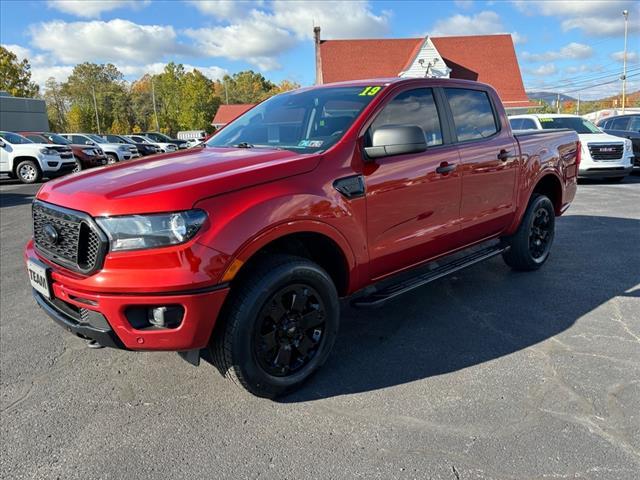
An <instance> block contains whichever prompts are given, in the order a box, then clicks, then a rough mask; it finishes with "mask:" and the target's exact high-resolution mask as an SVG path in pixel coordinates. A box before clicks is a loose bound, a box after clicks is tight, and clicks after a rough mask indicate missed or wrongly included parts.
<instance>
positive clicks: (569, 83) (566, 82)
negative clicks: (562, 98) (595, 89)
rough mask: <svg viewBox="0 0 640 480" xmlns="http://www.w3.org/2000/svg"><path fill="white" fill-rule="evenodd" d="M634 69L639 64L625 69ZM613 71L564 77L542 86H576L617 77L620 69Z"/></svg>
mask: <svg viewBox="0 0 640 480" xmlns="http://www.w3.org/2000/svg"><path fill="white" fill-rule="evenodd" d="M636 71H640V66H638V67H633V68H630V69H628V70H627V72H632V73H633V72H636ZM614 72H615V73H604V72H600V73H598V74H595V75H590V76H585V77H584V78H582V79H580V80H573V81H571V79H565V80H563V81H559V82H558V83H555V84H551V85H546V86H545V87H544V88H548V89H555V88H562V87H577V86H579V85H581V84H583V83H589V82H593V81H595V80H604V79H607V78H613V77H619V73H620V71H619V70H618V69H616V70H615V71H614Z"/></svg>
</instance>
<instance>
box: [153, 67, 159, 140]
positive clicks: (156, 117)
mask: <svg viewBox="0 0 640 480" xmlns="http://www.w3.org/2000/svg"><path fill="white" fill-rule="evenodd" d="M151 98H152V100H153V115H154V117H155V119H156V131H157V132H159V131H160V123H159V122H158V110H157V108H156V86H155V84H154V83H153V76H152V77H151Z"/></svg>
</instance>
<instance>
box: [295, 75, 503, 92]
mask: <svg viewBox="0 0 640 480" xmlns="http://www.w3.org/2000/svg"><path fill="white" fill-rule="evenodd" d="M416 81H422V82H426V83H433V84H434V85H442V84H443V83H445V84H446V83H450V84H452V85H467V86H476V87H477V86H481V87H486V88H492V87H491V86H490V85H488V84H486V83H482V82H476V81H474V80H462V79H457V78H432V77H429V78H426V77H425V78H421V77H388V78H364V79H361V80H347V81H344V82H334V83H323V84H321V85H312V86H309V87H303V88H300V89H299V90H310V89H314V88H331V87H367V86H371V85H373V86H377V85H380V86H383V85H384V86H387V85H395V84H400V83H414V82H416Z"/></svg>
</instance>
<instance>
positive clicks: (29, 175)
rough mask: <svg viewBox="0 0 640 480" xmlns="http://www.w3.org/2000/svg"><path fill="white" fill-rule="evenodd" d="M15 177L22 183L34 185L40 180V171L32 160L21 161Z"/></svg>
mask: <svg viewBox="0 0 640 480" xmlns="http://www.w3.org/2000/svg"><path fill="white" fill-rule="evenodd" d="M16 177H17V178H18V180H20V181H21V182H22V183H26V184H31V183H36V182H39V181H40V179H42V171H40V167H38V164H37V163H36V162H34V161H33V160H23V161H21V162H20V163H19V164H18V166H17V167H16Z"/></svg>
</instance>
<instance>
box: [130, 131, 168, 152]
mask: <svg viewBox="0 0 640 480" xmlns="http://www.w3.org/2000/svg"><path fill="white" fill-rule="evenodd" d="M125 136H126V137H128V138H130V139H131V140H133V141H134V142H137V143H147V144H149V145H155V146H156V147H158V148H159V149H160V151H161V152H162V153H166V152H175V151H176V150H178V147H177V146H176V145H175V144H173V143H166V142H156V141H155V140H152V139H151V138H149V137H147V136H145V135H138V134H136V135H125Z"/></svg>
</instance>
